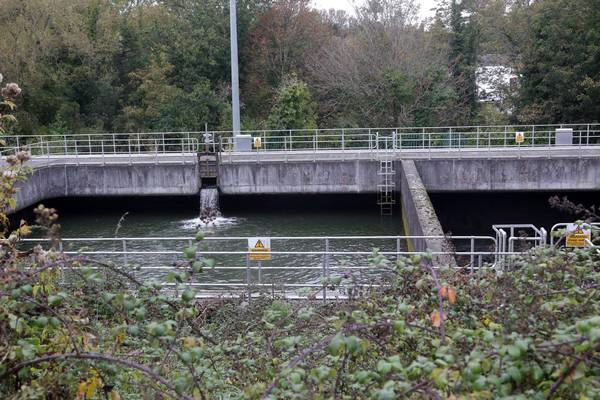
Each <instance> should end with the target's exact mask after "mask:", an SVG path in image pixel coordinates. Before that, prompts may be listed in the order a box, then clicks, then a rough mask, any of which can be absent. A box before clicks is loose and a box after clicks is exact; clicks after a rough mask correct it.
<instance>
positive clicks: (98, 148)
mask: <svg viewBox="0 0 600 400" xmlns="http://www.w3.org/2000/svg"><path fill="white" fill-rule="evenodd" d="M4 141H5V146H4V147H3V148H2V149H1V154H2V156H7V155H11V154H14V153H15V152H17V151H19V150H23V149H25V150H27V151H29V152H30V153H31V155H32V157H33V159H34V160H35V159H42V160H43V159H46V160H48V161H49V162H60V163H69V162H76V163H79V162H82V161H90V160H97V161H98V162H102V163H110V162H111V160H116V161H117V162H119V160H120V159H123V158H124V159H125V161H127V162H132V161H134V160H135V159H136V158H139V159H145V158H148V157H151V158H154V159H156V160H158V156H161V155H164V156H179V155H183V156H185V155H189V154H194V155H195V154H196V153H197V152H198V151H199V144H198V143H199V142H198V139H197V138H196V137H194V136H192V135H191V134H190V133H189V132H183V133H162V132H161V133H134V134H112V133H106V134H89V135H51V136H6V137H4ZM122 161H123V160H121V162H122Z"/></svg>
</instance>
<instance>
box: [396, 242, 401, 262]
mask: <svg viewBox="0 0 600 400" xmlns="http://www.w3.org/2000/svg"><path fill="white" fill-rule="evenodd" d="M400 250H401V248H400V238H396V262H398V261H400Z"/></svg>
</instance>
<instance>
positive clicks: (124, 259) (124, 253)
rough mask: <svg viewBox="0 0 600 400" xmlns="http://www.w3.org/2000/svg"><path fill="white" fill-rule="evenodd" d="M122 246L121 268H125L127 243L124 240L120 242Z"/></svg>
mask: <svg viewBox="0 0 600 400" xmlns="http://www.w3.org/2000/svg"><path fill="white" fill-rule="evenodd" d="M121 242H122V246H123V267H124V268H125V267H127V243H126V241H125V239H123V240H122V241H121Z"/></svg>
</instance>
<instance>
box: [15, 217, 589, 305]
mask: <svg viewBox="0 0 600 400" xmlns="http://www.w3.org/2000/svg"><path fill="white" fill-rule="evenodd" d="M563 225H564V226H566V224H557V225H555V227H553V229H552V231H551V232H552V233H553V232H555V231H556V229H558V228H559V227H560V226H563ZM594 225H595V226H599V225H600V223H596V224H594ZM493 229H494V231H495V232H496V237H492V236H285V237H271V246H272V251H271V252H270V254H271V256H272V260H270V261H252V260H251V259H250V257H249V255H250V254H252V252H249V251H248V248H247V244H248V237H207V238H205V239H204V240H203V241H202V242H201V245H200V247H199V250H198V251H197V253H196V256H197V257H208V258H212V259H214V260H215V266H214V268H211V269H207V270H205V271H204V272H203V273H202V275H201V280H193V281H190V282H187V283H186V284H187V285H189V286H192V287H195V288H197V289H199V294H198V296H199V297H230V296H239V295H240V294H244V295H246V294H247V295H248V297H249V298H251V297H253V296H256V295H261V294H265V293H269V294H272V295H276V294H277V295H282V296H285V297H287V298H305V297H306V296H312V297H314V296H315V294H316V293H318V295H319V297H321V296H322V298H323V299H324V300H327V299H342V298H347V297H349V296H353V295H355V294H356V291H361V290H369V289H370V288H375V287H380V286H381V280H380V278H381V277H382V276H383V275H385V274H386V273H389V272H390V270H389V268H388V267H390V266H392V265H393V262H395V261H397V260H400V259H401V257H405V256H407V257H410V256H414V255H417V254H418V255H425V254H431V255H432V256H433V257H434V259H435V258H436V257H435V256H443V255H445V256H451V257H453V258H455V259H456V267H454V268H456V269H462V270H470V271H476V270H478V269H482V268H491V269H495V270H496V271H499V272H501V271H504V270H505V269H506V268H509V267H512V266H514V261H515V260H516V259H517V257H518V256H519V255H522V254H523V253H524V252H526V251H528V250H529V249H530V248H532V247H535V246H543V245H546V244H547V242H548V234H547V232H546V230H545V229H544V228H538V227H536V226H534V225H531V224H513V225H494V227H493ZM418 239H428V240H439V241H444V242H448V241H451V243H452V246H453V248H454V249H453V250H452V251H438V252H430V253H424V252H411V251H407V246H406V241H408V240H418ZM47 242H48V241H47V240H46V239H23V240H22V246H23V247H24V249H26V248H29V247H31V246H33V245H34V244H43V243H47ZM517 242H520V243H522V246H516V243H517ZM195 243H196V242H195V239H194V238H193V237H188V236H181V237H137V238H136V237H129V238H127V237H125V238H64V239H61V240H60V242H59V244H58V250H59V251H62V252H64V253H65V254H67V255H72V256H83V257H86V258H90V259H100V260H102V262H113V263H114V265H117V266H120V267H123V268H127V271H128V272H130V273H133V274H134V275H136V276H138V275H139V277H145V278H153V279H157V280H159V281H160V282H161V283H162V285H163V286H164V287H165V288H167V289H168V288H169V287H171V286H172V285H173V284H172V283H169V282H167V281H166V279H165V276H167V274H169V273H170V272H172V271H177V270H179V268H180V267H181V265H180V264H179V263H180V261H182V260H184V259H185V257H184V255H183V249H184V248H186V247H191V246H192V245H194V244H195ZM588 245H589V246H590V247H593V248H595V249H596V251H598V252H600V249H599V248H598V247H597V246H595V245H594V244H593V243H591V242H590V243H588ZM374 249H376V250H374ZM599 254H600V253H599ZM379 256H383V257H384V258H385V259H387V260H388V262H389V263H387V264H385V266H384V267H381V264H378V263H376V262H373V260H374V258H375V257H379ZM434 267H436V268H437V267H439V266H434ZM62 276H63V279H65V271H63V273H62ZM66 279H68V277H67V278H66ZM336 279H338V280H340V282H338V283H337V284H335V285H332V284H331V282H332V281H334V280H336ZM304 290H308V291H309V292H310V293H309V294H302V293H301V292H302V291H304Z"/></svg>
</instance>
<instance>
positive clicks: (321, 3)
mask: <svg viewBox="0 0 600 400" xmlns="http://www.w3.org/2000/svg"><path fill="white" fill-rule="evenodd" d="M356 1H358V2H360V1H361V0H356ZM416 1H417V3H419V4H420V6H421V17H422V18H425V17H430V16H433V12H431V11H430V9H431V8H432V7H434V6H435V0H416ZM352 3H353V0H313V4H314V5H315V6H316V7H317V8H321V9H329V8H336V9H340V10H346V11H348V12H352V10H353V9H354V7H353V6H352Z"/></svg>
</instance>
